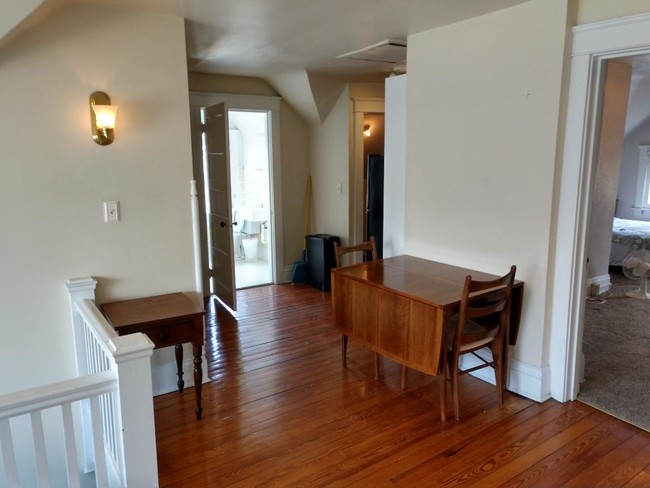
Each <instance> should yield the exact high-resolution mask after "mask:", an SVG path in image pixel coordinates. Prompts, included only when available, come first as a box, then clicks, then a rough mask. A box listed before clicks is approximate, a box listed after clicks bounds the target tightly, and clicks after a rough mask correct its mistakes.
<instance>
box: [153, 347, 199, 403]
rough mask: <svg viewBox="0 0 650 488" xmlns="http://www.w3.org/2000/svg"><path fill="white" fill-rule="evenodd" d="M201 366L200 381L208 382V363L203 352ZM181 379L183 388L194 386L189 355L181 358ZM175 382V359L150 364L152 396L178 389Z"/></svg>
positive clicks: (192, 369)
mask: <svg viewBox="0 0 650 488" xmlns="http://www.w3.org/2000/svg"><path fill="white" fill-rule="evenodd" d="M201 368H202V370H203V381H202V382H201V383H208V382H209V381H210V378H208V364H207V362H206V360H205V352H204V354H203V361H202V363H201ZM183 381H184V382H185V390H187V389H188V388H192V387H194V358H192V357H191V356H190V357H184V358H183ZM177 382H178V375H177V374H176V361H169V362H166V363H162V364H156V365H152V366H151V383H152V389H153V396H158V395H164V394H165V393H170V392H172V391H178V385H177V384H176V383H177Z"/></svg>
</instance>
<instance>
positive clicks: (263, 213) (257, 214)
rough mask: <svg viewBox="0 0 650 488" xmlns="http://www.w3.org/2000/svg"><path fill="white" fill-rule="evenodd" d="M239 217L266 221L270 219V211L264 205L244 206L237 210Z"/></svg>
mask: <svg viewBox="0 0 650 488" xmlns="http://www.w3.org/2000/svg"><path fill="white" fill-rule="evenodd" d="M237 219H238V220H242V221H243V220H247V221H248V222H266V221H267V220H269V211H268V209H266V208H262V207H243V208H240V209H239V210H238V211H237Z"/></svg>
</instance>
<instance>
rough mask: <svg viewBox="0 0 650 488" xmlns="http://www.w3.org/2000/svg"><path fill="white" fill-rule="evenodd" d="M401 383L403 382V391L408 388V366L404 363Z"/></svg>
mask: <svg viewBox="0 0 650 488" xmlns="http://www.w3.org/2000/svg"><path fill="white" fill-rule="evenodd" d="M401 377H402V379H401V384H402V391H404V390H405V389H406V366H404V365H403V364H402V365H401Z"/></svg>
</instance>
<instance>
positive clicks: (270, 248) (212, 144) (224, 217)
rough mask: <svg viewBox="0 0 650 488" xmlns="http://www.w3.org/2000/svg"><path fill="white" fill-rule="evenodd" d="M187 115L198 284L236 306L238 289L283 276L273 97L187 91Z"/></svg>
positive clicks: (277, 135) (277, 100)
mask: <svg viewBox="0 0 650 488" xmlns="http://www.w3.org/2000/svg"><path fill="white" fill-rule="evenodd" d="M230 117H232V118H233V121H232V122H230V121H229V119H230ZM190 121H191V127H192V155H193V156H192V159H193V173H194V179H195V180H196V187H197V189H198V191H199V202H203V204H200V205H199V206H198V207H199V219H198V220H199V227H200V234H201V274H202V278H203V290H204V293H205V295H206V296H209V295H216V296H217V298H218V299H219V300H220V301H221V302H222V303H223V304H225V305H227V306H228V307H229V308H231V309H232V310H237V305H236V291H237V288H245V287H249V286H258V285H263V284H270V283H279V282H281V281H282V280H283V276H284V261H283V241H282V234H283V232H282V191H281V190H282V185H281V182H282V174H281V167H280V98H279V97H268V96H252V95H251V96H249V95H231V94H218V93H191V94H190ZM231 152H234V155H233V157H232V158H231V157H230V154H231ZM233 193H234V194H235V198H234V199H233V198H231V194H233ZM208 203H209V205H208ZM247 251H248V252H247ZM247 256H248V259H246V257H247Z"/></svg>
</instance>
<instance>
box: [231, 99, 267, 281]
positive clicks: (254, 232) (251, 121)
mask: <svg viewBox="0 0 650 488" xmlns="http://www.w3.org/2000/svg"><path fill="white" fill-rule="evenodd" d="M269 125H270V120H269V113H268V112H266V111H253V110H236V109H230V110H228V135H229V139H228V140H229V148H230V194H231V208H232V231H233V232H232V235H233V258H234V263H235V286H236V288H237V289H240V288H248V287H251V286H259V285H267V284H269V283H272V282H273V259H272V256H273V239H272V236H271V225H270V215H271V213H270V209H271V180H270V169H269V163H270V160H271V159H270V147H271V144H270V139H269Z"/></svg>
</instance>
